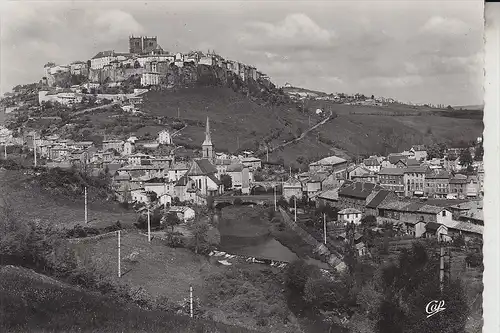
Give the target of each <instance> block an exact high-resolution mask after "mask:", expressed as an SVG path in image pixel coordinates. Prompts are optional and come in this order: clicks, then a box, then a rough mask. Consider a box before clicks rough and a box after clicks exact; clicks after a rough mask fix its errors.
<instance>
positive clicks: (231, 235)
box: [218, 206, 346, 333]
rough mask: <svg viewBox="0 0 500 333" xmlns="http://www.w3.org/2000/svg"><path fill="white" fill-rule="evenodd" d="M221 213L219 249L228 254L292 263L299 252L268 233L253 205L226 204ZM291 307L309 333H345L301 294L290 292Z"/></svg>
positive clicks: (289, 305)
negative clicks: (304, 300) (323, 317)
mask: <svg viewBox="0 0 500 333" xmlns="http://www.w3.org/2000/svg"><path fill="white" fill-rule="evenodd" d="M222 211H223V212H219V214H221V216H220V217H219V219H218V221H219V231H220V234H221V243H220V249H221V250H222V251H225V252H227V253H231V254H237V255H245V256H251V257H254V258H262V259H272V260H278V261H283V262H292V261H294V260H295V259H297V258H298V257H297V255H296V254H295V253H293V252H292V251H291V250H290V249H288V248H287V247H285V246H284V245H282V244H281V243H280V242H278V241H277V240H276V239H274V238H273V237H272V236H271V234H270V232H269V223H268V222H267V221H268V220H267V217H266V216H263V215H262V211H260V212H259V210H257V209H252V208H251V207H248V206H247V207H244V206H240V207H234V206H233V207H227V208H224V209H223V210H222ZM306 262H307V263H309V264H313V265H317V266H319V267H321V268H328V265H326V264H325V263H322V262H320V261H318V260H315V259H311V258H307V259H306ZM287 298H288V307H289V309H290V310H291V311H292V312H293V314H294V315H295V317H296V318H297V320H298V321H299V323H300V326H301V327H302V329H303V330H304V331H305V332H307V333H322V332H328V333H344V332H346V330H345V329H343V328H341V327H338V326H336V325H333V324H328V323H325V322H324V321H323V320H322V319H321V317H320V316H319V315H318V314H317V313H316V312H315V311H313V310H312V309H310V308H308V307H307V306H305V303H304V302H303V300H302V298H301V297H300V296H298V295H288V297H287Z"/></svg>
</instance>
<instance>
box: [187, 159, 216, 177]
mask: <svg viewBox="0 0 500 333" xmlns="http://www.w3.org/2000/svg"><path fill="white" fill-rule="evenodd" d="M216 172H217V168H216V167H215V166H214V165H213V164H212V163H210V161H209V160H207V159H206V158H202V159H199V160H195V161H194V163H193V164H192V165H191V168H190V169H189V171H188V172H187V174H188V176H206V175H209V174H214V173H216Z"/></svg>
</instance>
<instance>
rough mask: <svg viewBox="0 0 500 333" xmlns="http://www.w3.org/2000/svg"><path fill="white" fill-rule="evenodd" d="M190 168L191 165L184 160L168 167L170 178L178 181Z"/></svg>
mask: <svg viewBox="0 0 500 333" xmlns="http://www.w3.org/2000/svg"><path fill="white" fill-rule="evenodd" d="M188 170H189V165H188V164H187V163H184V162H177V163H174V165H173V166H172V167H171V168H169V169H168V179H170V180H172V181H178V180H179V179H181V177H183V176H184V175H185V174H186V172H188Z"/></svg>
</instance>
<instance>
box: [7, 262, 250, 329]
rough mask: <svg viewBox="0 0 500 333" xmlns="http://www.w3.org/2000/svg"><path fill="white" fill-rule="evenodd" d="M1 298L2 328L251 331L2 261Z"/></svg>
mask: <svg viewBox="0 0 500 333" xmlns="http://www.w3.org/2000/svg"><path fill="white" fill-rule="evenodd" d="M0 299H1V300H2V301H1V302H0V331H2V332H28V331H33V330H36V332H97V331H98V332H179V333H190V332H193V333H194V332H211V333H226V332H227V333H230V332H234V333H238V332H241V333H244V332H245V333H246V332H248V333H249V332H252V331H250V330H247V329H244V328H239V327H235V326H228V325H224V324H220V323H216V322H213V321H206V320H192V319H190V318H189V317H187V316H179V315H173V314H169V313H166V312H161V311H147V310H143V309H140V308H139V307H137V306H134V305H130V304H123V303H120V302H119V301H117V300H116V299H114V298H111V297H109V296H102V295H99V294H97V293H90V292H87V291H84V290H82V289H79V288H76V287H73V286H71V285H68V284H65V283H62V282H60V281H58V280H55V279H52V278H50V277H47V276H45V275H42V274H38V273H35V272H34V271H32V270H28V269H25V268H20V267H15V266H0Z"/></svg>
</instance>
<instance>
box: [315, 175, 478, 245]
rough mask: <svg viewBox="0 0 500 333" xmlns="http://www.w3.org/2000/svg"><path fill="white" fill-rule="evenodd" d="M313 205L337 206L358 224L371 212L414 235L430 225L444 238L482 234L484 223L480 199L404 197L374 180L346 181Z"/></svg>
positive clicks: (343, 217)
mask: <svg viewBox="0 0 500 333" xmlns="http://www.w3.org/2000/svg"><path fill="white" fill-rule="evenodd" d="M316 204H317V206H330V207H334V208H336V209H337V210H339V213H338V214H339V215H338V216H339V219H340V220H343V221H346V222H353V223H355V224H359V223H360V222H361V219H362V217H363V216H368V215H372V216H375V217H377V220H378V222H379V223H380V224H383V223H391V224H393V225H394V226H395V228H396V229H398V230H399V231H401V232H402V233H403V234H407V235H412V236H414V237H425V236H423V235H425V232H426V230H429V228H431V229H432V230H433V231H432V232H434V231H435V236H436V237H438V238H440V239H443V240H449V238H450V237H451V236H454V235H456V234H462V235H464V236H465V237H466V238H471V237H481V235H482V232H483V226H484V221H483V213H482V202H481V201H479V200H473V201H466V200H455V201H451V200H439V199H435V200H416V199H404V198H400V197H399V196H398V195H397V194H396V193H395V192H394V191H390V190H386V189H384V188H383V187H382V186H380V185H378V184H374V183H365V182H350V181H347V182H345V183H344V184H343V185H342V186H340V187H339V188H337V189H331V190H326V191H323V192H321V193H320V194H318V195H317V196H316ZM427 225H428V226H429V227H428V228H427V229H426V226H427Z"/></svg>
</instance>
